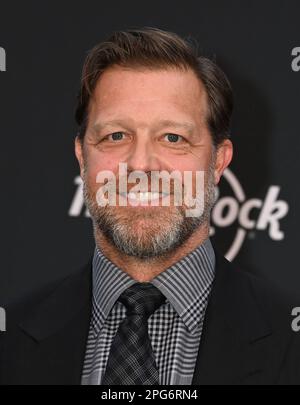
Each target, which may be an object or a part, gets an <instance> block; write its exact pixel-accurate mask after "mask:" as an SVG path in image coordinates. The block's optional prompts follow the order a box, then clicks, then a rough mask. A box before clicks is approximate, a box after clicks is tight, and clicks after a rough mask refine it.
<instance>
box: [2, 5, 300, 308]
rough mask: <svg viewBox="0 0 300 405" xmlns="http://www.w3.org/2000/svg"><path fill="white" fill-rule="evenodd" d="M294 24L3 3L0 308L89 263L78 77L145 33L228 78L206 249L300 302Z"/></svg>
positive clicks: (241, 16)
mask: <svg viewBox="0 0 300 405" xmlns="http://www.w3.org/2000/svg"><path fill="white" fill-rule="evenodd" d="M299 15H300V2H299V1H290V0H289V1H261V0H256V1H245V0H244V1H230V0H227V1H222V0H219V1H216V0H208V1H204V0H198V1H185V2H178V3H174V1H164V2H160V3H158V2H155V1H151V2H145V1H144V2H141V1H129V2H121V1H114V2H107V1H101V0H98V1H85V2H81V3H80V4H75V2H71V1H70V2H67V1H64V2H57V3H56V2H53V1H44V2H38V1H35V2H33V1H26V2H19V3H17V2H2V3H1V6H0V47H1V48H2V64H1V62H0V70H2V71H0V114H1V115H0V134H1V163H2V174H3V175H2V193H1V197H2V198H1V201H2V209H1V212H2V221H1V223H2V227H1V228H2V229H1V231H2V232H1V234H2V237H1V242H2V243H1V247H2V249H1V256H2V259H1V274H0V305H3V304H5V302H7V301H10V300H13V299H15V298H16V297H18V296H21V295H23V294H24V293H26V292H28V291H30V290H32V289H34V288H36V287H38V286H39V285H40V284H43V283H45V282H47V281H48V280H52V279H55V278H57V277H59V276H60V275H61V276H65V275H67V274H69V273H71V272H72V271H74V270H76V269H77V268H78V267H79V266H81V265H83V264H84V263H86V261H87V260H88V258H89V256H90V254H91V253H92V252H93V248H94V241H93V235H92V227H91V222H90V219H89V218H87V217H86V216H85V210H84V207H82V200H81V199H80V196H79V194H78V184H77V180H78V178H77V176H78V173H79V170H78V167H77V162H76V160H75V157H74V153H73V142H74V136H75V132H76V125H75V122H74V119H73V112H74V107H75V95H76V92H77V89H78V85H79V78H80V72H81V66H82V63H83V60H84V58H85V55H86V52H87V50H89V49H90V48H91V47H92V46H94V45H95V44H96V43H97V42H99V41H100V40H103V39H104V38H106V37H107V36H108V35H109V34H110V33H111V32H112V31H114V30H119V29H127V28H137V27H142V26H154V27H159V28H161V29H166V30H170V31H175V32H177V33H178V34H180V35H183V36H185V37H187V36H192V37H194V38H196V39H197V40H198V42H199V50H200V51H201V52H203V53H204V54H205V55H207V56H215V57H216V60H217V62H218V63H219V64H220V65H221V67H222V68H223V69H224V70H225V72H226V73H227V75H228V77H229V79H230V80H231V82H232V85H233V88H234V93H235V110H234V117H233V124H232V139H233V141H234V146H235V157H234V160H233V163H232V164H231V166H230V171H228V173H227V176H226V178H224V179H223V180H222V185H221V188H220V200H219V202H218V206H217V209H216V211H215V212H214V220H213V221H212V222H213V223H212V227H213V228H212V230H213V231H214V235H213V236H212V238H213V239H214V240H215V242H216V243H217V244H218V245H219V247H220V250H221V251H222V252H223V253H224V254H227V255H228V256H230V258H231V260H233V261H234V262H236V264H238V265H239V266H241V267H243V268H245V269H247V270H250V271H252V272H254V273H256V274H260V275H262V276H264V277H266V278H268V279H269V280H271V281H272V282H274V283H275V284H278V285H279V286H281V288H282V289H284V290H286V291H289V292H291V293H292V292H296V293H298V294H299V288H300V287H299V286H300V273H299V265H298V261H299V259H298V254H299V251H298V249H299V248H298V245H299V238H298V225H299V208H298V204H299V187H298V176H299V169H300V159H299V152H300V148H299V133H298V131H299V115H300V108H299V101H300V96H299V94H300V58H299V55H300V48H299V47H300V23H299ZM298 48H299V49H298ZM4 52H5V59H6V68H5V66H4V63H3V62H4V61H3V55H4ZM1 66H2V69H1ZM5 69H6V70H5ZM272 196H273V197H272ZM267 197H268V198H267ZM272 198H273V203H272V201H271V200H272ZM252 203H253V204H255V207H256V208H253V209H252V210H251V211H250V215H247V213H246V211H247V208H248V207H249V204H250V205H252ZM261 205H262V206H263V208H262V207H261ZM259 206H260V208H258V207H259ZM262 210H263V213H262ZM287 210H288V212H286V211H287ZM271 214H273V216H272V215H271ZM270 215H271V216H270ZM276 216H279V217H280V218H279V219H277V220H276ZM268 218H269V220H268ZM270 218H273V220H272V221H273V222H270ZM249 219H250V220H251V221H252V222H250V223H249ZM232 249H233V250H232ZM234 251H235V252H234ZM228 253H229V254H228ZM299 295H300V294H299Z"/></svg>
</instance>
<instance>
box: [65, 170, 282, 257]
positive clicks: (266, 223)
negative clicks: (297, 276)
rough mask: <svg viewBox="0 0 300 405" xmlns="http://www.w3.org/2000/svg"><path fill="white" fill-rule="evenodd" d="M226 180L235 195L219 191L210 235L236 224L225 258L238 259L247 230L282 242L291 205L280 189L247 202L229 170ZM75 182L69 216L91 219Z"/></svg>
mask: <svg viewBox="0 0 300 405" xmlns="http://www.w3.org/2000/svg"><path fill="white" fill-rule="evenodd" d="M223 177H224V179H225V180H226V181H227V183H228V185H229V186H230V188H231V190H232V193H233V196H223V195H220V192H219V189H217V192H218V198H217V201H216V204H215V206H214V208H213V210H212V213H211V229H210V235H211V236H213V235H215V234H216V233H217V232H218V229H221V228H227V227H230V226H233V225H236V224H237V230H236V233H235V236H234V238H233V241H232V243H231V245H230V247H229V249H228V250H227V253H226V254H225V256H226V258H227V259H228V260H231V261H232V260H233V259H234V258H235V257H236V256H237V254H238V253H239V251H240V249H241V247H242V244H243V242H244V240H245V237H246V235H247V232H248V231H253V230H260V231H267V232H268V235H269V237H270V238H271V239H272V240H276V241H280V240H283V239H284V233H283V231H282V230H281V229H280V220H281V219H282V218H283V217H285V216H286V214H287V213H288V210H289V206H288V203H287V202H286V201H283V200H280V199H279V198H278V197H279V194H280V187H279V186H275V185H273V186H269V188H268V190H267V192H266V195H265V197H264V199H263V200H262V199H259V198H251V199H247V198H246V195H245V192H244V190H243V187H242V186H241V184H240V182H239V181H238V179H237V177H236V176H235V175H234V174H233V172H232V171H231V170H230V169H226V170H225V172H224V174H223ZM74 183H75V185H76V186H77V188H76V191H75V194H74V197H73V200H72V202H71V206H70V209H69V212H68V214H69V216H71V217H79V216H80V215H82V213H83V212H84V213H83V215H84V216H86V217H89V216H90V214H89V212H88V210H87V208H86V207H85V204H84V199H83V192H82V191H83V190H82V188H83V187H82V186H83V185H82V180H81V177H80V176H77V177H75V179H74ZM255 210H256V211H257V213H258V216H257V219H253V212H254V211H255Z"/></svg>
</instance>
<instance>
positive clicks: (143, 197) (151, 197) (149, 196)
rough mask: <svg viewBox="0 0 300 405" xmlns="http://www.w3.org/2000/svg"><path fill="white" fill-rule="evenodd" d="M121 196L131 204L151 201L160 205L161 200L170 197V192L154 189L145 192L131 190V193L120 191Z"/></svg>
mask: <svg viewBox="0 0 300 405" xmlns="http://www.w3.org/2000/svg"><path fill="white" fill-rule="evenodd" d="M119 197H121V198H122V199H125V200H126V201H127V202H128V203H129V204H130V205H139V204H146V205H148V204H149V203H150V204H152V205H158V204H159V202H162V201H163V200H166V199H168V198H169V197H170V194H168V193H159V192H152V191H145V192H137V193H135V192H129V193H120V194H119Z"/></svg>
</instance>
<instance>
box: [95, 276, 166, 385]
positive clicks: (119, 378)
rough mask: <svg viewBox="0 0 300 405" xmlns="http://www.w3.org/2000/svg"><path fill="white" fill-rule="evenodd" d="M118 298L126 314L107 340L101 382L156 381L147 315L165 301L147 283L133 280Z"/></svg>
mask: <svg viewBox="0 0 300 405" xmlns="http://www.w3.org/2000/svg"><path fill="white" fill-rule="evenodd" d="M118 301H120V302H122V304H124V305H125V307H126V318H125V319H124V320H123V321H122V322H121V323H120V325H119V328H118V331H117V333H116V335H115V337H114V339H113V342H112V344H111V348H110V353H109V357H108V361H107V366H106V370H105V374H104V377H103V379H102V384H103V385H111V384H112V385H155V384H157V385H158V384H159V378H158V369H157V365H156V362H155V358H154V355H153V350H152V346H151V341H150V338H149V334H148V318H149V317H150V315H152V314H153V313H154V311H155V310H156V309H157V308H158V307H159V306H160V305H161V304H162V303H163V302H164V301H165V296H164V295H163V294H162V293H161V292H160V291H159V290H158V289H157V288H156V287H155V286H154V285H152V284H150V283H136V284H134V285H132V286H131V287H129V288H127V290H125V291H124V292H123V293H122V294H121V295H120V297H119V299H118Z"/></svg>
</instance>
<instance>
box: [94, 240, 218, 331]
mask: <svg viewBox="0 0 300 405" xmlns="http://www.w3.org/2000/svg"><path fill="white" fill-rule="evenodd" d="M214 273H215V254H214V250H213V247H212V245H211V242H210V240H209V239H206V241H205V242H203V243H202V244H201V245H199V246H198V247H197V248H196V249H195V250H193V251H192V252H190V253H189V254H188V255H187V256H185V257H183V258H182V259H181V260H180V261H178V262H177V263H174V264H173V265H172V266H171V267H169V268H168V269H166V270H164V271H163V272H162V273H160V274H159V275H158V276H156V277H155V278H154V279H153V280H151V283H152V284H153V285H155V287H157V288H158V289H159V290H160V291H161V292H162V293H163V294H164V295H165V297H166V298H167V301H169V302H170V304H171V306H172V307H173V308H174V309H175V311H176V312H177V314H178V315H179V316H180V318H181V319H182V321H183V322H184V324H185V326H186V327H187V328H188V330H189V331H190V332H191V333H193V332H194V331H195V330H196V328H197V326H198V324H199V323H200V322H201V321H202V320H203V316H204V311H205V308H206V304H207V299H208V295H209V293H210V289H211V286H212V283H213V279H214ZM135 283H136V280H134V279H133V278H131V277H130V276H129V275H128V274H127V273H126V272H124V271H123V270H121V269H120V268H119V267H117V266H116V265H115V264H114V263H112V262H111V261H110V260H109V259H107V257H106V256H104V254H103V253H102V252H101V250H100V249H99V248H98V247H97V246H96V247H95V251H94V257H93V302H92V306H93V311H92V326H93V329H94V332H95V333H96V334H98V333H99V332H100V330H101V328H102V326H103V324H104V322H105V320H106V318H107V317H108V315H109V312H110V311H111V309H112V307H113V306H114V304H115V302H116V301H117V299H118V298H119V296H120V295H121V294H122V292H123V291H125V290H126V289H127V288H128V287H130V286H131V285H133V284H135Z"/></svg>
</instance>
